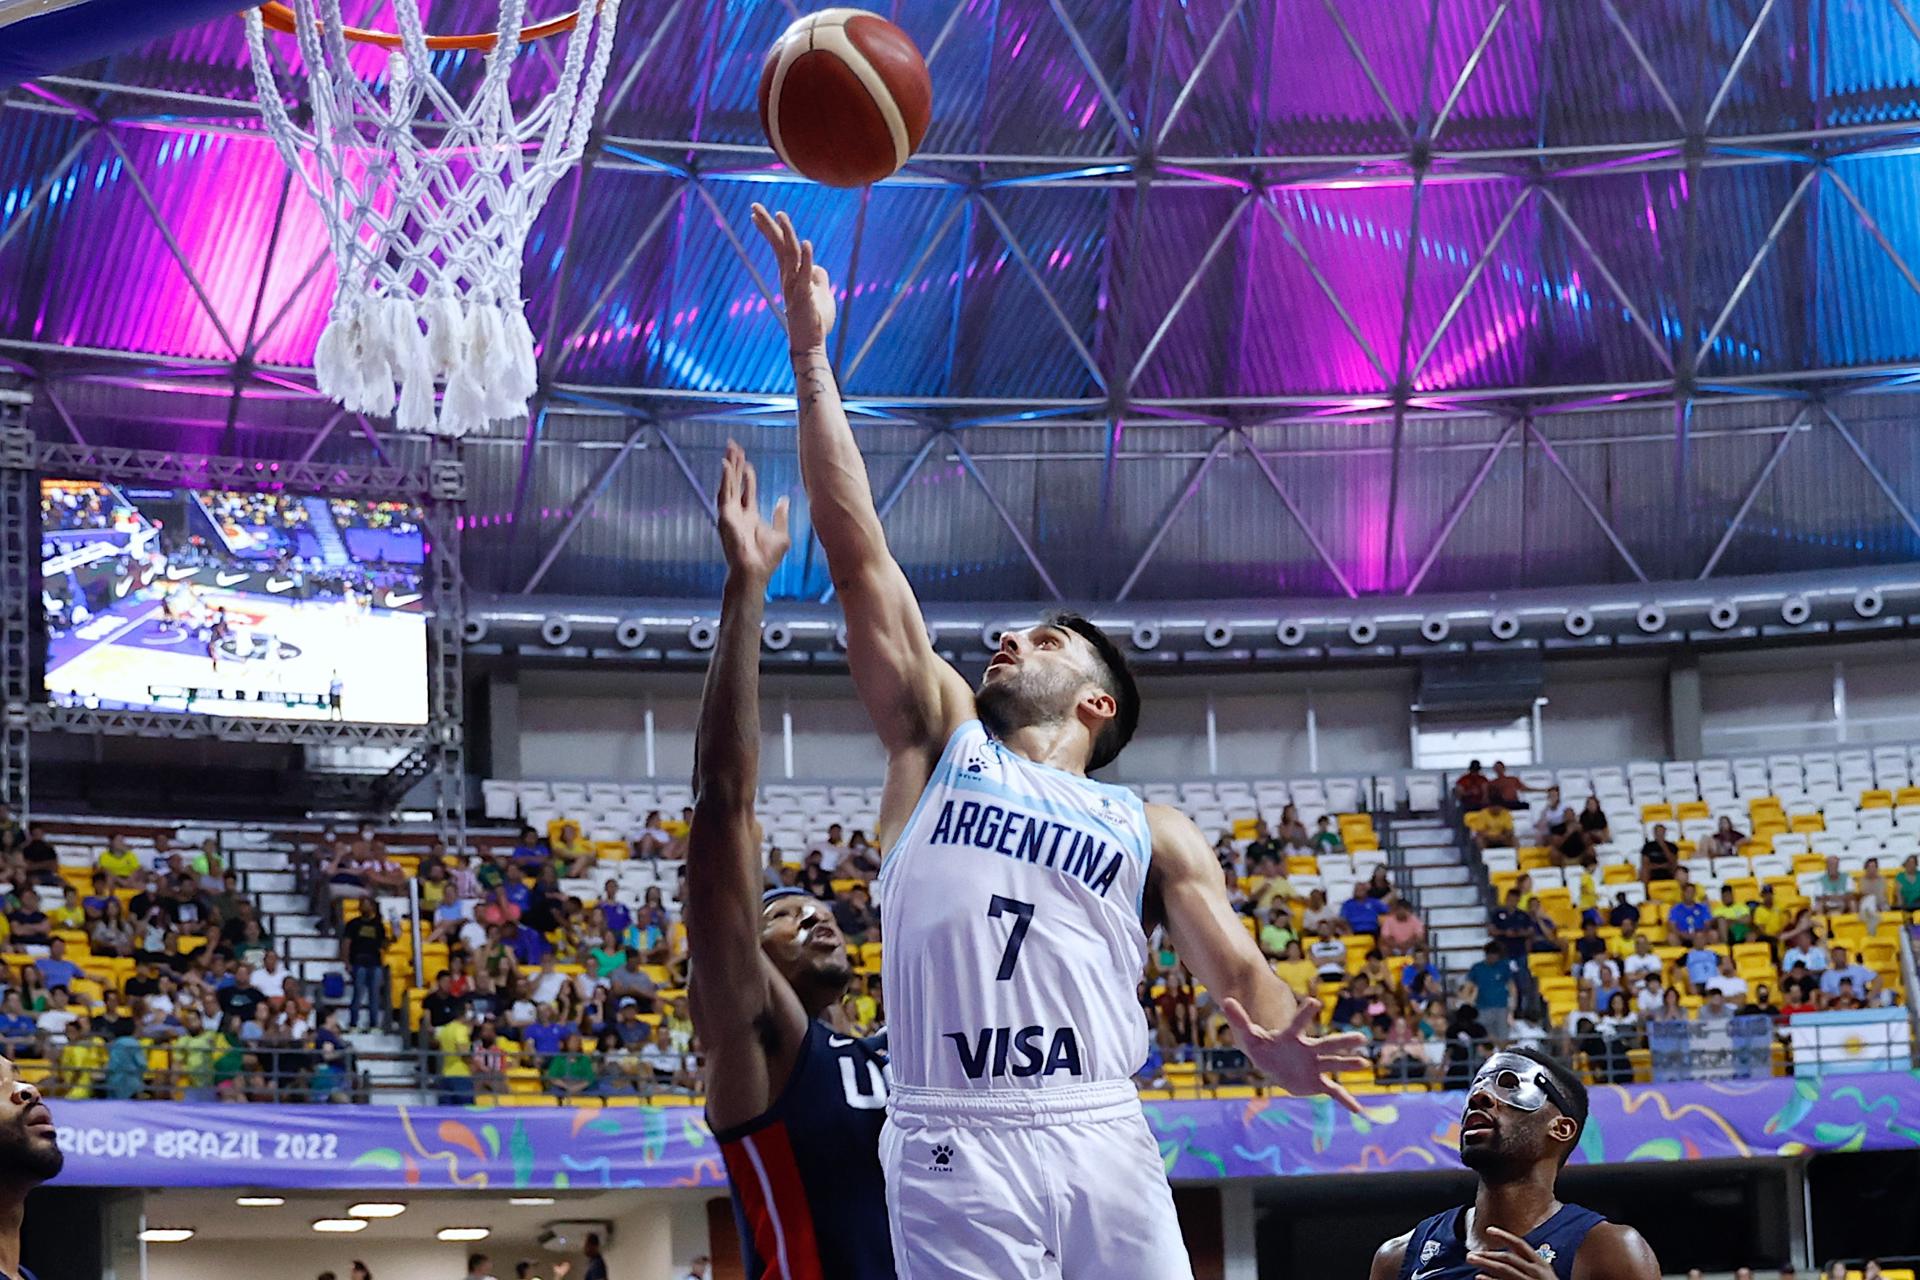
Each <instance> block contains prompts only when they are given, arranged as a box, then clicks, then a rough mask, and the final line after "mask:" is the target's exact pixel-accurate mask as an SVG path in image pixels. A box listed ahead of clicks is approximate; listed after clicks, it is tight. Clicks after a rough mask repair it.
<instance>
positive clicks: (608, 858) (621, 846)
mask: <svg viewBox="0 0 1920 1280" xmlns="http://www.w3.org/2000/svg"><path fill="white" fill-rule="evenodd" d="M632 855H633V849H632V847H631V846H629V845H628V844H627V842H626V841H625V840H595V841H594V842H593V856H594V857H596V858H598V859H599V860H600V861H602V862H625V861H626V860H627V859H628V858H629V857H631V856H632Z"/></svg>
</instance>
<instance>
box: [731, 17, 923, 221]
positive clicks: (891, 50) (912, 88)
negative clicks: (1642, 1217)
mask: <svg viewBox="0 0 1920 1280" xmlns="http://www.w3.org/2000/svg"><path fill="white" fill-rule="evenodd" d="M932 112H933V81H932V79H931V78H930V77H929V76H928V75H927V64H926V60H925V59H924V58H922V57H921V56H920V50H919V49H918V48H916V47H915V46H914V43H913V40H912V39H911V38H910V37H909V36H908V35H907V33H906V32H904V31H902V30H901V29H900V28H899V27H896V26H894V25H893V24H892V23H891V22H888V21H887V20H886V19H885V18H882V17H880V16H879V15H878V14H872V13H868V12H866V11H865V10H863V9H822V10H821V11H820V12H818V13H811V14H808V15H807V16H806V17H804V18H801V19H799V20H798V21H797V22H795V23H794V24H793V25H792V26H790V27H788V28H787V29H786V31H785V32H784V33H782V35H781V36H780V38H779V39H778V40H776V41H775V42H774V45H773V48H772V49H770V50H768V52H767V62H766V67H765V68H764V69H763V70H762V72H761V74H760V124H761V126H762V127H763V128H764V129H765V130H766V132H767V141H768V142H770V143H772V144H773V149H774V151H775V153H776V154H778V155H779V157H780V160H781V163H783V164H785V165H786V166H787V167H788V168H789V169H792V170H793V171H794V172H796V173H799V174H802V175H804V176H806V177H808V178H811V179H813V180H814V181H815V182H819V183H823V184H825V185H826V186H829V187H864V186H866V185H868V184H869V183H874V182H878V181H880V180H881V179H882V178H884V177H886V176H887V175H889V174H891V173H893V172H895V171H896V170H898V169H899V168H900V166H901V165H903V164H905V163H906V162H907V158H908V157H909V156H911V155H912V154H913V151H914V148H915V147H918V146H919V145H920V140H921V138H923V137H925V136H926V132H927V121H928V119H929V117H930V116H931V115H932Z"/></svg>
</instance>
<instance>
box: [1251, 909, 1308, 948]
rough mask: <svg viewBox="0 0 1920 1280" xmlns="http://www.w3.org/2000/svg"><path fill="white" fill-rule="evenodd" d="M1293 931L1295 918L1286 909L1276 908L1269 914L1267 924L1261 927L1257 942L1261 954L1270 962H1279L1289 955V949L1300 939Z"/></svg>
mask: <svg viewBox="0 0 1920 1280" xmlns="http://www.w3.org/2000/svg"><path fill="white" fill-rule="evenodd" d="M1299 936H1300V935H1299V934H1297V933H1295V932H1294V930H1293V917H1292V915H1290V914H1289V913H1288V911H1287V909H1286V908H1285V907H1279V906H1276V907H1274V908H1272V909H1271V910H1270V911H1268V912H1267V922H1266V923H1265V924H1263V925H1261V926H1260V934H1259V937H1258V939H1257V941H1258V942H1259V944H1260V952H1261V954H1262V955H1264V956H1266V957H1267V959H1269V960H1279V959H1280V958H1282V957H1283V956H1285V955H1286V953H1287V947H1288V946H1289V945H1290V944H1292V943H1293V942H1295V941H1297V940H1298V939H1299Z"/></svg>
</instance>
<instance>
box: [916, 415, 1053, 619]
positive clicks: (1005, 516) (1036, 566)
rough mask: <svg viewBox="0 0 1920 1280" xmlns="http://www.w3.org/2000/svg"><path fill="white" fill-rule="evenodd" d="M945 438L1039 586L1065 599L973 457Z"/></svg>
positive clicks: (955, 439)
mask: <svg viewBox="0 0 1920 1280" xmlns="http://www.w3.org/2000/svg"><path fill="white" fill-rule="evenodd" d="M946 436H947V439H949V440H951V441H952V442H953V451H954V454H955V455H956V456H957V457H958V458H959V459H960V465H961V466H962V467H965V468H966V471H967V474H968V475H970V476H972V477H973V482H974V483H975V484H977V485H979V486H980V492H982V493H984V494H986V495H987V502H988V503H989V504H991V505H992V507H993V510H994V514H996V515H998V516H999V517H1000V523H1001V524H1004V525H1005V526H1007V532H1008V533H1010V534H1012V535H1013V540H1014V542H1015V543H1016V544H1018V545H1019V547H1020V551H1021V553H1022V554H1024V555H1025V556H1026V557H1027V563H1028V564H1031V565H1032V566H1033V571H1034V572H1035V573H1037V574H1039V575H1040V582H1041V585H1042V586H1044V587H1046V589H1047V594H1048V595H1050V596H1052V597H1053V598H1054V599H1055V600H1064V599H1066V597H1065V596H1063V595H1062V594H1061V593H1060V588H1059V586H1058V585H1056V584H1055V583H1054V580H1053V575H1052V574H1051V573H1048V572H1047V566H1046V565H1045V564H1044V563H1042V562H1041V559H1040V553H1039V552H1037V551H1035V550H1034V549H1033V543H1032V542H1031V541H1029V540H1028V538H1027V535H1026V534H1025V533H1022V532H1021V530H1020V526H1019V525H1017V524H1015V523H1014V520H1013V513H1012V512H1010V511H1008V510H1007V506H1006V504H1005V503H1004V502H1002V501H1000V495H999V494H998V493H997V492H995V491H994V487H993V486H992V485H990V484H988V483H987V478H986V477H985V476H983V475H981V474H980V468H979V467H978V466H977V465H976V464H975V463H974V461H973V455H972V454H970V453H968V452H967V447H966V446H965V445H963V444H961V443H960V437H959V436H958V435H956V434H955V433H953V432H951V431H949V432H947V433H946Z"/></svg>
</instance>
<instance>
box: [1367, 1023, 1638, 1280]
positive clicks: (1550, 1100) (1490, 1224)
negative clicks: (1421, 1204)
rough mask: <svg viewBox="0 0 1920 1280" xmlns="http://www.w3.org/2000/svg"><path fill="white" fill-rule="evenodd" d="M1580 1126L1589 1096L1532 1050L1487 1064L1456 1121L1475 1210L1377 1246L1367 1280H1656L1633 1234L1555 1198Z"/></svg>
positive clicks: (1445, 1216)
mask: <svg viewBox="0 0 1920 1280" xmlns="http://www.w3.org/2000/svg"><path fill="white" fill-rule="evenodd" d="M1586 1123H1587V1089H1586V1086H1585V1085H1583V1084H1582V1083H1581V1082H1580V1077H1579V1076H1577V1075H1575V1074H1574V1073H1573V1072H1572V1071H1571V1070H1569V1069H1568V1068H1567V1066H1566V1065H1565V1064H1564V1063H1561V1062H1557V1061H1555V1060H1554V1059H1552V1058H1549V1057H1548V1056H1546V1055H1545V1054H1543V1053H1537V1052H1534V1051H1533V1050H1530V1049H1516V1050H1503V1051H1501V1052H1499V1053H1496V1054H1494V1055H1493V1056H1492V1057H1490V1058H1488V1059H1487V1061H1486V1062H1485V1063H1484V1064H1483V1065H1482V1066H1481V1068H1480V1071H1479V1073H1478V1074H1477V1075H1475V1076H1474V1078H1473V1084H1472V1086H1471V1087H1470V1088H1469V1089H1468V1090H1467V1100H1466V1109H1465V1111H1464V1112H1463V1113H1462V1114H1461V1117H1460V1163H1462V1164H1464V1165H1466V1166H1467V1168H1469V1169H1471V1170H1473V1171H1474V1172H1475V1173H1476V1174H1478V1175H1479V1176H1480V1185H1479V1188H1478V1190H1477V1191H1476V1192H1475V1194H1474V1198H1473V1203H1472V1204H1471V1205H1464V1206H1462V1207H1460V1208H1457V1209H1448V1210H1447V1211H1446V1212H1444V1213H1437V1214H1435V1215H1434V1216H1433V1217H1431V1218H1428V1219H1427V1220H1426V1221H1425V1222H1422V1223H1421V1224H1420V1225H1419V1226H1417V1227H1415V1228H1414V1229H1413V1230H1412V1231H1409V1232H1408V1233H1407V1234H1406V1235H1403V1236H1396V1237H1395V1238H1394V1239H1392V1240H1389V1241H1387V1242H1386V1243H1385V1244H1383V1245H1381V1246H1380V1250H1379V1252H1377V1253H1375V1254H1374V1256H1373V1271H1372V1280H1659V1277H1660V1263H1659V1261H1658V1260H1657V1259H1656V1258H1655V1257H1654V1256H1653V1250H1652V1248H1650V1247H1649V1246H1648V1244H1647V1242H1646V1241H1645V1240H1644V1239H1642V1238H1641V1236H1640V1233H1639V1232H1638V1231H1635V1230H1634V1229H1633V1228H1632V1227H1628V1226H1623V1225H1621V1224H1619V1223H1615V1222H1608V1221H1607V1220H1606V1219H1605V1218H1604V1217H1602V1216H1601V1215H1600V1214H1597V1213H1595V1212H1594V1211H1593V1210H1591V1209H1583V1208H1581V1207H1580V1206H1579V1205H1577V1204H1563V1203H1561V1201H1560V1200H1559V1198H1558V1197H1556V1196H1555V1195H1554V1184H1555V1183H1556V1182H1557V1181H1558V1180H1559V1177H1560V1169H1561V1167H1562V1166H1564V1165H1565V1164H1566V1163H1567V1157H1568V1156H1570V1155H1572V1154H1573V1149H1574V1148H1575V1147H1576V1146H1578V1145H1579V1143H1580V1131H1581V1130H1582V1129H1584V1128H1585V1127H1586Z"/></svg>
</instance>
